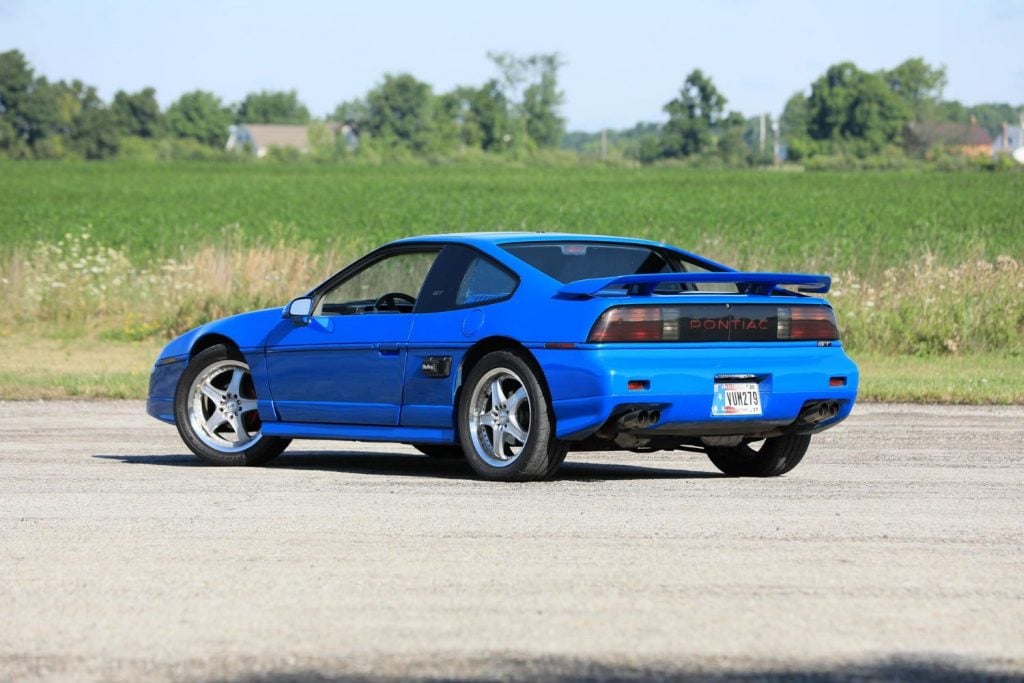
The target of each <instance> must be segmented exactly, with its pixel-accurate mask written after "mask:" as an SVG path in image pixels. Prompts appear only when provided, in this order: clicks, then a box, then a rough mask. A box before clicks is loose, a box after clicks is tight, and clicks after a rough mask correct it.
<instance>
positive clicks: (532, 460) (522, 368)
mask: <svg viewBox="0 0 1024 683" xmlns="http://www.w3.org/2000/svg"><path fill="white" fill-rule="evenodd" d="M538 377H539V372H538V371H536V370H535V369H534V368H533V367H532V366H531V364H530V363H529V362H528V361H527V360H526V359H525V358H524V357H522V356H520V355H519V354H517V353H514V352H512V351H496V352H494V353H490V354H488V355H486V356H484V357H483V358H481V359H480V361H479V362H478V363H477V364H476V365H474V366H473V368H472V369H471V370H470V371H469V375H468V377H467V378H466V382H465V384H464V385H463V387H462V393H461V398H460V400H459V412H458V426H459V441H460V443H462V444H463V450H464V451H465V454H466V460H467V461H468V462H469V464H470V466H471V467H472V468H473V469H474V470H475V471H476V473H477V474H479V475H480V476H482V477H484V478H487V479H498V480H504V481H523V480H529V479H545V478H547V477H550V476H551V475H552V474H554V473H555V471H556V470H557V469H558V467H559V465H561V464H562V461H563V460H564V459H565V453H566V450H567V449H566V446H565V444H564V443H562V442H560V441H559V440H558V439H557V438H556V437H555V430H554V420H553V417H552V412H551V407H550V405H549V404H548V400H547V397H546V395H545V393H544V389H543V387H542V386H541V384H540V380H539V379H538Z"/></svg>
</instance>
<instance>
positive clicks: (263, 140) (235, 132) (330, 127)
mask: <svg viewBox="0 0 1024 683" xmlns="http://www.w3.org/2000/svg"><path fill="white" fill-rule="evenodd" d="M324 126H325V128H326V129H327V131H328V132H329V133H330V134H332V135H333V136H334V137H335V138H337V137H338V136H344V138H345V142H346V144H347V145H348V148H349V149H355V148H356V146H357V145H358V144H359V138H358V135H357V133H356V130H355V128H354V127H353V126H351V125H350V124H347V123H336V122H329V123H326V124H324ZM271 147H281V148H290V149H295V150H298V151H299V152H302V153H303V154H305V153H307V152H309V151H310V150H311V149H312V144H311V142H310V139H309V126H294V125H284V124H273V123H240V124H238V125H236V126H231V127H230V128H229V129H228V142H227V145H225V149H227V150H228V151H244V150H251V151H252V153H253V154H255V155H256V156H258V157H265V156H266V155H267V152H269V151H270V148H271Z"/></svg>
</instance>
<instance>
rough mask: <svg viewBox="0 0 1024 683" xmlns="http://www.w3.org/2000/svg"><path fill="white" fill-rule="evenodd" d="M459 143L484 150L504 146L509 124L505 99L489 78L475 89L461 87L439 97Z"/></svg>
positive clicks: (499, 88)
mask: <svg viewBox="0 0 1024 683" xmlns="http://www.w3.org/2000/svg"><path fill="white" fill-rule="evenodd" d="M441 108H442V109H443V110H445V111H446V112H447V114H446V115H447V117H448V118H450V119H451V120H452V121H453V123H454V125H455V127H456V129H457V131H458V135H459V139H460V141H461V142H462V144H463V145H466V146H467V147H476V148H479V149H483V150H486V151H498V150H501V149H503V148H504V146H505V143H506V138H505V136H506V134H507V130H508V127H509V117H508V101H507V100H506V99H505V95H504V94H503V93H502V90H501V85H500V84H499V83H498V81H497V80H495V79H491V80H489V81H487V82H486V83H484V84H483V85H482V86H480V87H479V88H474V87H472V86H462V87H459V88H456V89H455V90H453V91H452V92H450V93H447V94H446V95H444V96H443V97H442V98H441Z"/></svg>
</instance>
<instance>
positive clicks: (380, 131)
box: [364, 74, 435, 151]
mask: <svg viewBox="0 0 1024 683" xmlns="http://www.w3.org/2000/svg"><path fill="white" fill-rule="evenodd" d="M433 104H434V95H433V92H432V91H431V87H430V85H429V84H428V83H424V82H422V81H419V80H417V79H416V78H415V77H413V76H412V75H410V74H398V75H392V74H387V75H385V76H384V82H383V83H381V84H380V85H378V86H377V87H376V88H374V89H373V90H371V91H370V92H369V93H367V94H366V107H367V112H366V121H365V123H364V130H365V132H367V133H369V134H370V135H371V136H373V137H376V138H380V139H382V140H386V141H389V142H391V143H394V144H397V145H399V146H404V147H409V148H411V149H413V150H415V151H425V150H426V149H427V148H428V147H430V145H431V142H432V140H431V135H432V134H433V132H434V128H435V123H434V120H433V117H434V111H433Z"/></svg>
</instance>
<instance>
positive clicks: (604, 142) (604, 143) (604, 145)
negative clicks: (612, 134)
mask: <svg viewBox="0 0 1024 683" xmlns="http://www.w3.org/2000/svg"><path fill="white" fill-rule="evenodd" d="M607 158H608V129H607V128H602V129H601V161H604V160H605V159H607Z"/></svg>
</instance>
